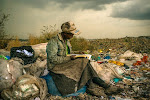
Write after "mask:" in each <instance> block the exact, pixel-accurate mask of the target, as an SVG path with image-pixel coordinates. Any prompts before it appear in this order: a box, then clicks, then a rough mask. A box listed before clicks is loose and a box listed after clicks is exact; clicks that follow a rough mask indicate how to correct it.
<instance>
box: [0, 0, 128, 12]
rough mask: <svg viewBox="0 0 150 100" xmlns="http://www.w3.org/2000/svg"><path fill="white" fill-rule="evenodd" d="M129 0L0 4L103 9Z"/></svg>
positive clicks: (30, 0) (40, 0)
mask: <svg viewBox="0 0 150 100" xmlns="http://www.w3.org/2000/svg"><path fill="white" fill-rule="evenodd" d="M124 1H128V0H1V1H0V4H2V3H3V4H4V3H9V2H14V3H15V2H16V3H21V4H24V5H28V6H31V7H35V8H39V9H42V8H45V7H47V6H51V3H52V4H54V3H55V4H59V7H60V8H63V9H64V8H67V7H71V8H74V9H75V10H78V9H81V10H85V9H93V10H102V9H104V8H105V6H104V5H105V4H111V3H116V2H124Z"/></svg>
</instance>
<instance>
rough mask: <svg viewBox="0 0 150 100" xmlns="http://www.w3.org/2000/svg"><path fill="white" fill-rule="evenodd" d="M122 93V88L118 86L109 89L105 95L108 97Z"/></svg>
mask: <svg viewBox="0 0 150 100" xmlns="http://www.w3.org/2000/svg"><path fill="white" fill-rule="evenodd" d="M122 91H123V89H122V88H119V87H116V86H112V85H111V86H110V87H109V88H107V89H105V93H106V94H107V95H111V94H117V93H120V92H122Z"/></svg>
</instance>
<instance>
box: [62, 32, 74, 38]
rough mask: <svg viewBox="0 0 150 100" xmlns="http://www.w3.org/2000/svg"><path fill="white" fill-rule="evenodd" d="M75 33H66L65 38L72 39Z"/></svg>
mask: <svg viewBox="0 0 150 100" xmlns="http://www.w3.org/2000/svg"><path fill="white" fill-rule="evenodd" d="M73 35H74V34H72V33H64V38H65V39H71V38H73Z"/></svg>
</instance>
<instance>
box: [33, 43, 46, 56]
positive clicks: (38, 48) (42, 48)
mask: <svg viewBox="0 0 150 100" xmlns="http://www.w3.org/2000/svg"><path fill="white" fill-rule="evenodd" d="M46 45H47V43H40V44H36V45H32V46H31V47H32V49H33V50H34V51H35V57H38V56H40V57H43V58H47V54H46Z"/></svg>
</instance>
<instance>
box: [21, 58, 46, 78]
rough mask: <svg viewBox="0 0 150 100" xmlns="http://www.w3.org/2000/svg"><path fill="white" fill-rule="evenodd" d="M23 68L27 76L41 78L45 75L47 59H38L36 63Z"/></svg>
mask: <svg viewBox="0 0 150 100" xmlns="http://www.w3.org/2000/svg"><path fill="white" fill-rule="evenodd" d="M23 67H24V69H25V71H26V73H27V74H30V75H33V76H37V77H40V76H43V75H44V74H45V73H44V72H45V69H46V68H47V59H42V58H40V57H38V58H37V60H36V62H35V63H31V64H27V65H24V66H23ZM47 73H48V72H47Z"/></svg>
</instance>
